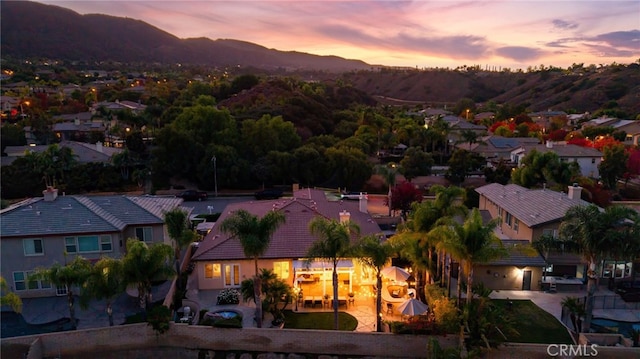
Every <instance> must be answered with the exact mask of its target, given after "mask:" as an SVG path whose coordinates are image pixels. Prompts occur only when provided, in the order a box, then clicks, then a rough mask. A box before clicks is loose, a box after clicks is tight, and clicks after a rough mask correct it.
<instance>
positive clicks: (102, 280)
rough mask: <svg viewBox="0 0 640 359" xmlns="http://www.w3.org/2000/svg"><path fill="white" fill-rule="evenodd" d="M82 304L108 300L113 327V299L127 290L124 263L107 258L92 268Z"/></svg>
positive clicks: (110, 323) (82, 297)
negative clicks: (90, 300)
mask: <svg viewBox="0 0 640 359" xmlns="http://www.w3.org/2000/svg"><path fill="white" fill-rule="evenodd" d="M84 289H85V290H84V291H83V293H82V294H83V295H82V296H81V297H80V303H81V304H82V305H86V303H87V302H88V299H90V298H95V299H98V300H101V299H106V301H107V315H108V316H109V326H113V308H112V307H111V304H112V301H113V298H114V297H115V296H116V295H118V294H120V293H122V292H123V291H124V290H125V285H124V282H123V277H122V262H121V261H120V260H118V259H114V258H109V257H105V258H102V259H100V260H99V261H98V262H97V263H96V264H95V265H94V266H93V268H92V270H91V272H90V273H89V276H88V278H87V282H86V286H85V288H84Z"/></svg>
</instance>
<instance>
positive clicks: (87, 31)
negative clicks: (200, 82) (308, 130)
mask: <svg viewBox="0 0 640 359" xmlns="http://www.w3.org/2000/svg"><path fill="white" fill-rule="evenodd" d="M0 13H1V14H2V24H1V27H0V31H1V33H2V45H1V48H0V51H1V52H2V56H10V57H14V58H49V59H57V60H71V61H85V62H87V63H91V62H107V61H111V62H121V63H136V62H146V63H164V64H167V63H185V64H187V63H188V64H202V65H205V64H206V65H208V66H221V67H223V66H234V67H235V66H238V65H240V66H251V67H256V68H261V69H291V70H301V69H310V70H326V71H332V72H341V71H349V70H358V69H368V68H370V67H371V65H368V64H366V63H365V62H363V61H360V60H348V59H344V58H341V57H338V56H318V55H311V54H307V53H302V52H296V51H278V50H275V49H268V48H266V47H263V46H260V45H257V44H253V43H250V42H245V41H239V40H232V39H218V40H211V39H208V38H189V39H180V38H178V37H176V36H174V35H171V34H169V33H167V32H165V31H163V30H161V29H158V28H156V27H154V26H152V25H149V24H147V23H145V22H143V21H140V20H135V19H131V18H121V17H114V16H108V15H101V14H87V15H80V14H78V13H76V12H74V11H72V10H69V9H66V8H62V7H59V6H54V5H45V4H41V3H37V2H30V1H2V2H0Z"/></svg>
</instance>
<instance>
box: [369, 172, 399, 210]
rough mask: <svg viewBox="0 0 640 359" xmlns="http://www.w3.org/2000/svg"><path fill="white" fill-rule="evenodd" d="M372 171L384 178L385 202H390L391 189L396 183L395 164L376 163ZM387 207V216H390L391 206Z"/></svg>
mask: <svg viewBox="0 0 640 359" xmlns="http://www.w3.org/2000/svg"><path fill="white" fill-rule="evenodd" d="M373 170H374V172H375V173H377V174H379V175H381V176H382V178H384V182H385V183H386V184H387V187H388V191H387V203H391V189H392V188H393V186H395V185H396V178H397V175H398V169H397V165H396V164H394V163H387V164H386V165H377V166H375V167H374V168H373ZM388 207H389V217H391V206H388Z"/></svg>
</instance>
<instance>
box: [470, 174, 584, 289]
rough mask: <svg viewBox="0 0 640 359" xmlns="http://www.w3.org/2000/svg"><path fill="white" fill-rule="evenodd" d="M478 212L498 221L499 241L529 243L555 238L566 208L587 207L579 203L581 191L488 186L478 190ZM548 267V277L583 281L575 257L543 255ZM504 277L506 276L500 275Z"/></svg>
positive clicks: (581, 266) (577, 188) (576, 188)
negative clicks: (509, 240)
mask: <svg viewBox="0 0 640 359" xmlns="http://www.w3.org/2000/svg"><path fill="white" fill-rule="evenodd" d="M476 192H478V194H479V195H480V200H479V208H480V209H481V210H487V211H489V213H490V214H491V217H492V218H499V221H500V224H499V225H498V231H499V233H500V235H501V237H502V238H503V239H518V240H525V241H528V242H530V243H533V242H534V241H536V240H538V239H539V238H540V237H541V236H542V235H551V236H557V235H558V229H559V227H560V223H561V222H562V220H563V219H564V216H565V214H566V213H567V211H568V210H569V208H571V207H574V206H587V205H589V204H590V203H589V202H587V201H585V200H582V199H581V198H580V195H581V193H582V187H580V186H569V187H568V191H567V193H566V194H565V193H561V192H556V191H552V190H549V189H529V188H525V187H521V186H519V185H516V184H508V185H501V184H499V183H491V184H488V185H485V186H482V187H479V188H476ZM544 255H545V260H546V261H547V263H548V264H549V265H550V266H551V267H552V270H551V272H550V275H567V276H572V277H576V278H579V279H581V278H583V274H584V271H585V268H586V267H585V263H584V261H583V260H582V259H581V258H580V257H579V256H577V255H575V254H569V253H551V254H544ZM504 275H506V274H504Z"/></svg>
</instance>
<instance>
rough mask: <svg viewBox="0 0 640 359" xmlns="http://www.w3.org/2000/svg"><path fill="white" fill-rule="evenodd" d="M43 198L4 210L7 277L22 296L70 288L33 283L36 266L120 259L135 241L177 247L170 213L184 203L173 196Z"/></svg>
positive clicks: (0, 245)
mask: <svg viewBox="0 0 640 359" xmlns="http://www.w3.org/2000/svg"><path fill="white" fill-rule="evenodd" d="M43 194H44V197H40V198H31V199H27V200H25V201H22V202H20V203H17V204H14V205H12V206H10V207H8V208H5V209H3V210H2V211H0V237H1V238H2V239H1V240H0V249H1V252H0V256H1V258H0V259H1V261H2V262H1V263H0V269H1V273H2V276H3V277H4V278H5V279H6V280H7V282H8V284H9V286H10V288H11V290H12V291H14V292H15V293H17V294H18V295H19V296H20V297H22V298H33V297H48V296H54V295H63V294H65V293H66V288H55V287H54V286H52V285H51V283H47V282H45V281H38V282H30V281H28V277H29V274H30V273H32V271H33V270H34V269H36V268H39V267H45V268H46V267H49V266H51V265H52V264H54V263H56V262H57V263H65V262H66V261H69V260H71V259H72V258H73V256H76V255H81V256H83V257H84V258H87V259H89V260H90V261H97V260H99V259H100V258H101V257H103V256H109V257H114V258H119V257H122V256H123V255H124V253H125V251H126V240H127V239H129V238H138V239H139V240H142V241H145V242H146V243H149V244H153V243H167V244H171V242H170V238H169V237H168V235H167V230H166V228H165V227H166V226H165V225H164V213H165V212H167V211H170V210H172V209H174V208H177V207H180V206H181V204H182V199H181V198H173V197H171V198H163V197H153V196H122V195H120V196H118V195H111V196H75V195H74V196H64V195H62V196H58V195H57V190H55V191H54V190H52V191H47V190H45V191H43ZM187 212H188V210H187Z"/></svg>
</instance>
